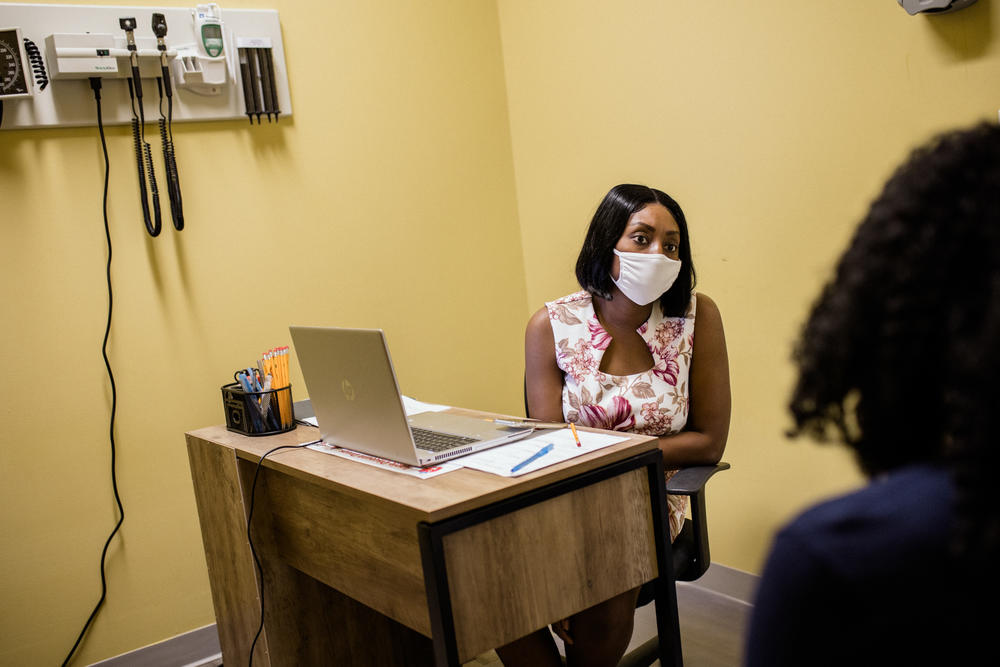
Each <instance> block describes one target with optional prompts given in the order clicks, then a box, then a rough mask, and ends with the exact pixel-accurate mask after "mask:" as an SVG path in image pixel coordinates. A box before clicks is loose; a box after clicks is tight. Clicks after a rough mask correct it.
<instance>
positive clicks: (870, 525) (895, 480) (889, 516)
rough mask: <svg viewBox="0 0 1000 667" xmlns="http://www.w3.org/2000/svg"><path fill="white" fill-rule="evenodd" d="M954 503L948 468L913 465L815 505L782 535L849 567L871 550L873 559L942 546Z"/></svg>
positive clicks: (791, 523) (786, 527)
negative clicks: (807, 545) (902, 551)
mask: <svg viewBox="0 0 1000 667" xmlns="http://www.w3.org/2000/svg"><path fill="white" fill-rule="evenodd" d="M953 503H954V488H953V485H952V482H951V479H950V477H949V475H948V472H947V470H945V469H943V468H939V467H936V466H931V465H914V466H909V467H906V468H902V469H899V470H896V471H893V472H892V473H890V474H888V475H887V476H885V477H884V478H880V479H874V480H872V481H871V482H870V483H869V484H868V485H866V486H864V487H862V488H861V489H858V490H856V491H853V492H850V493H846V494H844V495H841V496H838V497H836V498H832V499H829V500H826V501H823V502H820V503H818V504H817V505H814V506H813V507H811V508H809V509H807V510H805V511H804V512H802V513H801V514H799V516H798V517H796V518H795V519H794V520H793V521H791V522H790V523H789V524H788V525H786V526H785V527H784V528H783V529H782V530H781V535H782V536H783V537H784V538H786V539H787V538H791V539H792V540H794V541H796V542H798V543H800V544H809V545H811V546H812V548H813V549H814V550H815V551H817V552H820V553H824V554H826V555H827V556H828V557H831V558H832V559H833V560H835V561H839V562H840V563H841V567H844V568H848V567H850V564H851V563H853V562H855V561H857V560H859V559H858V556H859V553H868V552H871V553H870V554H869V555H870V556H871V561H870V562H873V561H874V560H876V559H878V558H885V556H886V554H894V555H899V554H897V553H896V552H897V551H898V550H899V549H903V550H906V549H909V550H911V551H912V550H918V549H920V548H921V547H924V548H927V547H930V546H933V547H934V548H937V547H941V546H942V545H944V544H945V543H946V542H947V539H946V535H947V531H948V525H949V523H950V521H951V513H952V508H953ZM876 554H877V555H876ZM860 560H864V559H860ZM889 560H890V561H891V558H889Z"/></svg>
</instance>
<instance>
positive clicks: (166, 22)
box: [0, 3, 292, 130]
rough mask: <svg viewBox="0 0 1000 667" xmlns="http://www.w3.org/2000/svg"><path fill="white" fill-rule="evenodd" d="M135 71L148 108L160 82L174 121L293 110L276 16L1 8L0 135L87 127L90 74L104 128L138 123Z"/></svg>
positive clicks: (265, 12)
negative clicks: (96, 81) (97, 84)
mask: <svg viewBox="0 0 1000 667" xmlns="http://www.w3.org/2000/svg"><path fill="white" fill-rule="evenodd" d="M126 26H128V27H126ZM251 65H252V66H251ZM135 68H138V80H140V81H141V84H140V86H141V87H142V88H143V90H142V91H141V92H142V93H145V100H146V102H147V103H149V102H153V103H155V102H156V101H157V99H158V96H157V95H156V92H157V83H156V81H157V79H159V80H160V81H161V84H160V86H162V87H165V90H164V93H163V94H164V95H165V96H167V97H166V98H165V99H169V101H170V102H171V103H172V106H173V109H172V111H173V118H172V120H175V121H178V122H185V121H204V120H236V119H241V118H242V119H243V120H244V122H246V118H247V117H248V116H250V117H251V121H252V120H254V119H257V120H258V121H259V119H260V117H262V116H266V117H267V118H268V119H269V120H277V118H278V116H279V114H280V115H281V116H282V117H287V116H289V115H290V114H291V113H292V104H291V97H290V94H289V89H288V73H287V71H286V69H285V53H284V45H283V43H282V40H281V25H280V23H279V21H278V12H277V11H275V10H270V9H224V8H223V7H221V6H220V5H218V4H215V3H209V4H198V5H195V6H188V7H128V6H123V7H109V6H88V5H39V4H27V3H24V4H22V3H0V77H2V78H0V85H2V87H0V101H3V102H4V103H5V108H4V117H3V119H2V122H0V130H3V129H24V128H39V127H72V126H87V125H92V124H93V122H94V119H93V109H92V106H93V92H92V91H91V88H90V86H89V85H88V80H89V79H90V78H91V77H94V76H99V77H101V79H102V83H103V91H102V94H103V97H104V112H105V114H106V116H107V118H106V119H105V120H106V122H107V123H108V124H115V125H118V124H121V125H128V124H130V123H132V121H133V118H135V117H136V116H138V117H139V120H140V122H141V121H142V117H143V115H144V112H143V110H142V109H141V108H139V107H138V105H137V106H136V108H135V109H134V110H135V112H136V113H135V114H134V113H133V105H132V103H131V100H132V98H131V97H130V96H129V88H128V81H132V90H133V93H132V95H133V96H135V95H136V94H137V93H139V94H141V93H140V91H139V87H140V86H137V85H136V83H135V82H136V80H137V79H136V76H135ZM167 84H169V86H167ZM168 91H169V92H168ZM171 96H172V99H170V97H171ZM136 99H137V101H138V98H136ZM164 106H165V107H166V104H165V105H164ZM165 111H166V108H165ZM165 115H169V114H166V113H165Z"/></svg>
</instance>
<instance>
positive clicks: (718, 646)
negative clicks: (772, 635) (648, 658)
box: [464, 583, 750, 667]
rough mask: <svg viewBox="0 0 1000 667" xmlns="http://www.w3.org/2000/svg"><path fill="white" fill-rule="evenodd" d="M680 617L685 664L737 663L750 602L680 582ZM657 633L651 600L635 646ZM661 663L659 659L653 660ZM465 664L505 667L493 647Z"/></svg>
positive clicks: (732, 666)
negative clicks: (492, 649)
mask: <svg viewBox="0 0 1000 667" xmlns="http://www.w3.org/2000/svg"><path fill="white" fill-rule="evenodd" d="M677 607H678V612H679V613H680V619H681V645H682V647H683V652H684V666H685V667H738V666H739V664H740V662H741V660H742V648H743V647H742V644H743V634H744V630H745V628H746V623H747V620H748V616H749V611H750V605H749V604H747V603H746V602H745V601H743V600H740V599H737V598H733V597H729V596H728V595H723V594H721V593H718V592H715V591H713V590H709V589H707V588H704V587H702V586H698V585H697V584H688V583H679V584H678V585H677ZM655 635H656V617H655V615H654V612H653V605H651V604H649V605H646V606H645V607H642V608H641V609H639V610H638V611H637V612H636V619H635V631H634V632H633V634H632V643H631V644H630V645H629V650H632V649H634V648H636V647H638V646H640V645H641V644H643V643H644V642H646V641H647V640H648V639H651V638H652V637H653V636H655ZM653 664H654V665H659V664H660V663H659V661H657V662H654V663H653ZM464 667H503V663H501V662H500V659H499V658H498V657H497V655H496V653H494V652H493V651H490V652H489V653H484V654H483V655H481V656H478V657H477V658H476V659H475V660H473V661H471V662H468V663H466V664H465V665H464Z"/></svg>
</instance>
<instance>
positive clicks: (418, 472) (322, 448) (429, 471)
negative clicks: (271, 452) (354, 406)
mask: <svg viewBox="0 0 1000 667" xmlns="http://www.w3.org/2000/svg"><path fill="white" fill-rule="evenodd" d="M309 449H315V450H316V451H317V452H323V453H324V454H333V455H334V456H339V457H340V458H342V459H349V460H351V461H357V462H358V463H364V464H365V465H370V466H373V467H375V468H382V469H383V470H392V471H393V472H401V473H403V474H404V475H412V476H413V477H419V478H420V479H428V478H429V477H435V476H437V475H443V474H444V473H446V472H451V471H452V470H458V469H460V468H461V467H462V464H461V463H457V462H456V461H455V460H452V461H445V462H444V463H439V464H438V465H436V466H428V467H427V468H418V467H417V466H411V465H407V464H405V463H400V462H399V461H392V460H390V459H383V458H382V457H380V456H372V455H371V454H363V453H361V452H356V451H354V450H351V449H344V448H342V447H333V446H331V445H327V444H325V443H322V442H320V443H317V444H315V445H309Z"/></svg>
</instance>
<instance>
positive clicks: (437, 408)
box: [403, 396, 451, 417]
mask: <svg viewBox="0 0 1000 667" xmlns="http://www.w3.org/2000/svg"><path fill="white" fill-rule="evenodd" d="M450 407H451V406H450V405H435V404H434V403H422V402H421V401H418V400H416V399H413V398H410V397H409V396H403V409H404V410H406V416H407V417H412V416H413V415H415V414H419V413H421V412H443V411H444V410H447V409H448V408H450Z"/></svg>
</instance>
